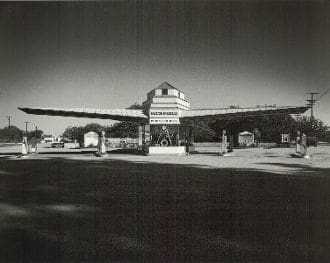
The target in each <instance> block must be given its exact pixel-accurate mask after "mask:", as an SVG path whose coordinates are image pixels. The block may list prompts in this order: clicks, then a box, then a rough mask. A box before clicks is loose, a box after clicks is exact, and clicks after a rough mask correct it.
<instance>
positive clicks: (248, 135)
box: [238, 131, 254, 147]
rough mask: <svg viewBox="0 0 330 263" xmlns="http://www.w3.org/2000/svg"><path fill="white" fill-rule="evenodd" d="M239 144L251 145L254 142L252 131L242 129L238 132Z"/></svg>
mask: <svg viewBox="0 0 330 263" xmlns="http://www.w3.org/2000/svg"><path fill="white" fill-rule="evenodd" d="M238 144H239V146H247V147H248V146H251V145H252V144H254V134H253V133H252V132H248V131H244V132H241V133H239V134H238Z"/></svg>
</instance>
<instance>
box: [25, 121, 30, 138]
mask: <svg viewBox="0 0 330 263" xmlns="http://www.w3.org/2000/svg"><path fill="white" fill-rule="evenodd" d="M28 123H30V122H28V121H26V122H25V136H27V129H28Z"/></svg>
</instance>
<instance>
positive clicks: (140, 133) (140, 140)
mask: <svg viewBox="0 0 330 263" xmlns="http://www.w3.org/2000/svg"><path fill="white" fill-rule="evenodd" d="M143 137H144V136H143V127H142V125H141V124H139V127H138V150H139V151H141V150H142V147H143Z"/></svg>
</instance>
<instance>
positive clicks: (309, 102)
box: [306, 92, 319, 118]
mask: <svg viewBox="0 0 330 263" xmlns="http://www.w3.org/2000/svg"><path fill="white" fill-rule="evenodd" d="M306 94H309V95H310V99H307V100H306V101H307V102H308V104H307V105H308V106H310V108H311V118H313V117H314V111H313V108H314V104H315V103H316V101H317V100H316V99H315V98H314V95H317V94H319V93H318V92H307V93H306Z"/></svg>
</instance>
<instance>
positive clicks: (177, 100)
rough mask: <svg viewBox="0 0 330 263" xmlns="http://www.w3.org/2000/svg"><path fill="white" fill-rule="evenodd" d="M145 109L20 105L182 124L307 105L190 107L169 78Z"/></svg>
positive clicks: (56, 112)
mask: <svg viewBox="0 0 330 263" xmlns="http://www.w3.org/2000/svg"><path fill="white" fill-rule="evenodd" d="M142 107H143V109H112V110H111V109H62V108H26V107H19V108H18V109H20V110H22V111H24V112H26V113H28V114H36V115H51V116H63V117H81V118H98V119H111V120H117V121H132V122H138V123H144V124H146V123H148V122H149V123H150V124H179V123H180V122H181V121H190V120H195V119H209V120H210V119H211V120H217V119H236V118H242V117H253V116H260V115H274V114H301V113H304V112H305V111H307V110H308V109H309V107H308V106H287V107H275V106H264V107H255V108H235V107H230V108H222V109H190V104H189V102H187V100H186V99H185V96H184V94H183V93H182V92H181V91H180V90H178V89H176V88H174V87H173V86H172V85H170V84H169V83H167V82H163V83H162V84H161V85H159V86H158V87H157V88H155V89H153V90H152V91H150V92H149V93H148V94H147V100H146V101H145V102H143V104H142Z"/></svg>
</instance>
